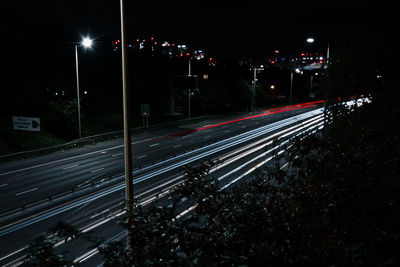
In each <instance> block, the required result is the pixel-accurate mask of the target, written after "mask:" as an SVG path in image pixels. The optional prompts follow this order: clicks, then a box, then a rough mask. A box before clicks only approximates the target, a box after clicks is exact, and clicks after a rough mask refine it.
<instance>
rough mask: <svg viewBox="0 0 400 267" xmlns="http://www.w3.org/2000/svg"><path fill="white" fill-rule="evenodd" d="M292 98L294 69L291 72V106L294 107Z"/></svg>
mask: <svg viewBox="0 0 400 267" xmlns="http://www.w3.org/2000/svg"><path fill="white" fill-rule="evenodd" d="M292 97H293V69H292V70H291V72H290V105H292V103H293V101H292Z"/></svg>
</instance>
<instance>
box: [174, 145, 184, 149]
mask: <svg viewBox="0 0 400 267" xmlns="http://www.w3.org/2000/svg"><path fill="white" fill-rule="evenodd" d="M180 146H182V145H176V146H174V148H178V147H180Z"/></svg>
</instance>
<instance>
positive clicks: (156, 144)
mask: <svg viewBox="0 0 400 267" xmlns="http://www.w3.org/2000/svg"><path fill="white" fill-rule="evenodd" d="M159 144H160V143H155V144H151V145H149V147H153V146H158V145H159Z"/></svg>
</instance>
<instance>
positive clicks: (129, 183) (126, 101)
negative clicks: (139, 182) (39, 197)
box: [120, 0, 133, 254]
mask: <svg viewBox="0 0 400 267" xmlns="http://www.w3.org/2000/svg"><path fill="white" fill-rule="evenodd" d="M120 14H121V52H122V101H123V113H124V161H125V202H126V203H125V205H126V212H127V224H128V227H127V230H126V245H127V248H128V251H129V252H128V253H129V254H131V252H132V242H131V241H132V236H133V233H132V226H131V225H132V216H133V176H132V170H133V168H132V142H131V122H130V110H131V109H130V88H129V85H128V53H127V52H128V51H127V46H128V43H127V38H126V24H127V23H126V0H120Z"/></svg>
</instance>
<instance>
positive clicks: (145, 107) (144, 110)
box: [141, 104, 150, 116]
mask: <svg viewBox="0 0 400 267" xmlns="http://www.w3.org/2000/svg"><path fill="white" fill-rule="evenodd" d="M141 113H142V116H150V105H149V104H141Z"/></svg>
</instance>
